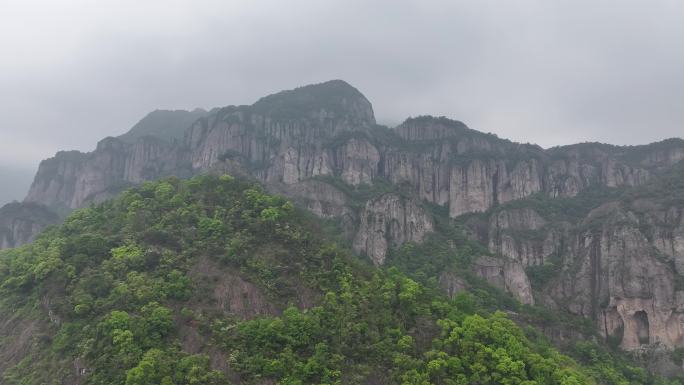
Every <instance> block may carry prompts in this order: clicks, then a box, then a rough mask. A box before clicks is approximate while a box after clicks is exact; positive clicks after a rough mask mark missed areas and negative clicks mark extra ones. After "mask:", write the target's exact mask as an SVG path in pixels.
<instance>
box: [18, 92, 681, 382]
mask: <svg viewBox="0 0 684 385" xmlns="http://www.w3.org/2000/svg"><path fill="white" fill-rule="evenodd" d="M193 113H197V114H200V115H202V116H201V117H199V119H197V120H195V121H193V122H192V123H191V124H189V125H188V127H187V128H186V130H185V132H184V136H183V140H182V141H180V140H176V141H174V140H168V138H160V137H154V136H149V135H148V134H151V133H155V132H160V131H162V130H160V127H167V126H168V127H171V128H169V129H168V132H169V133H174V134H173V136H175V137H178V130H179V127H181V126H182V125H185V124H186V123H187V122H188V121H189V120H190V119H191V118H192V113H187V112H180V113H179V114H180V116H181V118H179V119H180V120H178V121H174V122H173V123H172V122H171V120H173V119H170V117H172V116H175V115H174V114H176V113H175V112H174V113H169V112H160V113H153V114H152V115H150V116H149V117H148V118H146V119H144V124H143V122H141V123H140V126H137V128H135V129H134V130H132V132H134V133H136V135H133V137H129V139H126V140H122V139H121V138H106V139H104V140H103V141H101V142H100V143H99V144H98V146H97V148H96V149H95V151H93V152H91V153H87V154H83V153H78V152H60V153H58V154H57V155H56V156H55V157H54V158H51V159H48V160H46V161H43V162H42V163H41V166H40V168H39V170H38V173H37V175H36V178H35V180H34V183H33V185H32V187H31V190H30V192H29V194H28V196H27V197H26V202H29V203H30V202H37V203H41V204H45V205H47V206H49V207H50V208H51V209H53V210H57V211H59V212H60V213H61V212H67V211H69V210H72V209H75V208H79V207H86V206H88V205H90V204H92V203H94V202H95V203H96V202H101V201H103V200H105V199H108V198H110V197H112V196H114V195H115V194H116V193H118V192H120V191H122V190H123V189H125V188H126V187H129V186H132V185H137V184H140V183H143V182H144V181H147V180H154V179H157V178H160V177H164V176H168V175H175V176H178V177H181V178H185V177H189V176H192V175H197V174H203V173H214V174H223V173H230V174H233V175H241V176H244V177H247V178H250V179H252V180H255V181H258V182H260V183H262V184H263V185H264V186H265V188H266V189H267V190H268V191H272V192H277V193H279V194H283V195H285V196H287V197H289V198H291V199H292V200H293V201H294V202H295V203H297V204H298V205H300V206H302V207H305V208H307V209H309V210H310V211H311V212H312V213H314V214H315V215H317V216H319V217H321V218H324V219H327V220H329V222H334V223H335V224H337V225H338V226H339V233H340V234H343V236H344V238H346V239H347V241H348V242H349V244H350V245H351V246H352V247H353V250H354V251H355V252H356V253H357V254H360V255H364V256H367V257H369V259H370V260H372V261H373V262H374V263H375V264H376V265H383V264H386V263H390V264H400V265H402V266H411V268H410V269H409V268H405V269H403V271H405V272H407V273H409V274H413V273H414V271H420V272H421V273H423V275H424V277H423V278H425V279H424V282H425V283H427V282H428V281H429V279H430V278H431V279H434V280H436V281H437V282H440V283H442V286H443V287H444V288H445V289H446V290H447V291H448V292H450V293H451V294H455V293H456V292H459V291H463V290H464V289H468V288H471V289H472V288H473V286H472V283H468V282H463V279H462V277H461V276H460V275H462V274H461V273H464V272H467V273H468V274H473V275H474V276H475V277H479V278H480V279H482V280H485V281H486V282H488V283H489V284H491V285H494V286H497V287H499V288H501V289H503V290H507V291H508V292H510V293H511V294H512V295H513V296H514V297H515V298H516V299H517V300H519V301H521V302H523V303H525V304H528V305H532V304H535V303H536V304H541V305H542V306H545V307H547V308H549V309H553V310H554V311H556V312H558V313H559V314H564V315H571V314H574V315H579V316H582V317H586V318H587V319H589V320H591V322H593V324H594V325H595V326H596V328H597V330H599V331H600V332H601V333H602V335H603V336H604V337H606V339H608V340H609V341H612V342H614V341H617V344H618V345H620V346H622V347H623V348H624V349H628V350H632V351H642V350H648V349H651V348H654V347H658V346H660V347H663V348H665V349H666V350H668V351H672V350H675V349H679V348H684V329H682V328H681V327H680V326H679V320H680V313H681V311H680V308H681V304H680V302H681V298H680V297H681V296H682V292H681V290H680V289H681V288H680V285H681V284H680V283H678V282H680V281H681V273H682V271H681V270H682V266H683V265H684V263H683V262H682V261H681V260H682V256H681V245H680V243H681V240H680V234H679V232H680V229H679V227H681V226H680V225H681V210H682V204H681V203H677V202H674V203H672V202H670V203H662V202H661V198H655V197H656V195H657V194H656V193H657V191H654V190H653V188H654V186H658V183H660V182H659V181H661V180H663V179H662V178H664V177H666V176H667V175H668V174H669V173H672V172H673V170H676V168H677V167H678V164H679V163H680V162H681V161H682V160H684V141H683V140H681V139H669V140H666V141H662V142H658V143H652V144H649V145H643V146H631V147H630V146H612V145H606V144H599V143H582V144H575V145H570V146H563V147H556V148H551V149H542V148H541V147H539V146H535V145H531V144H520V143H514V142H511V141H509V140H505V139H501V138H498V137H496V136H495V135H492V134H485V133H481V132H478V131H475V130H472V129H470V128H468V127H467V126H466V125H465V124H463V123H462V122H458V121H454V120H450V119H447V118H443V117H442V118H437V117H429V116H422V117H416V118H409V119H407V120H406V121H405V122H404V123H402V124H401V125H399V126H398V127H395V128H387V127H383V126H379V125H377V124H376V122H375V117H374V115H373V108H372V105H371V104H370V102H369V101H368V100H367V99H366V98H365V97H364V96H363V94H361V93H360V92H359V91H358V90H357V89H356V88H354V87H352V86H351V85H349V84H347V83H345V82H343V81H341V80H334V81H329V82H325V83H320V84H315V85H310V86H305V87H301V88H297V89H294V90H289V91H283V92H280V93H276V94H273V95H270V96H267V97H264V98H262V99H260V100H259V101H257V102H256V103H254V104H253V105H250V106H229V107H224V108H220V109H214V110H212V111H210V112H206V113H205V112H202V111H196V112H193ZM167 118H168V119H169V120H167ZM153 122H157V123H154V124H153ZM165 132H166V131H165ZM143 133H144V134H145V135H142V134H143ZM669 188H670V187H663V189H665V191H668V189H669ZM656 190H657V189H656ZM635 191H644V192H643V194H645V195H643V197H642V198H641V200H640V201H639V202H640V203H638V204H637V203H634V202H631V201H630V203H625V202H626V201H623V200H622V199H623V198H622V194H628V193H631V192H635ZM674 191H675V190H673V192H672V194H677V193H676V192H674ZM652 194H653V196H651V195H652ZM654 199H655V200H654ZM462 229H465V230H467V231H468V232H469V233H470V234H471V238H472V239H473V240H475V241H477V242H480V243H481V244H482V245H484V246H485V247H482V245H479V246H477V247H472V248H471V251H472V254H473V255H470V257H469V258H467V259H466V258H463V259H462V260H459V261H460V262H462V265H463V266H461V267H459V266H456V265H457V264H456V263H453V261H452V263H446V262H444V261H443V260H442V259H444V260H446V259H448V258H451V257H453V255H454V254H458V247H457V245H456V243H458V242H461V243H464V241H463V240H461V236H462V234H460V230H462ZM437 240H438V241H439V242H443V244H442V245H440V246H439V247H436V248H435V250H437V251H438V253H436V254H428V256H429V257H430V258H433V259H434V260H436V261H438V262H439V263H437V262H434V263H433V262H432V261H430V260H429V258H427V256H426V255H415V254H412V253H411V252H409V251H407V250H409V249H411V248H414V250H427V251H431V250H429V249H421V248H420V247H416V244H419V243H421V242H422V243H423V244H428V245H434V243H435V242H437ZM427 251H426V252H427ZM475 251H477V252H476V253H475ZM475 254H477V255H475ZM447 256H448V258H447ZM410 259H413V260H420V261H422V262H423V263H422V264H423V265H425V266H427V267H425V266H419V265H418V264H416V263H412V262H410V261H408V260H410ZM407 261H408V262H407ZM399 262H401V263H399ZM456 273H458V274H456ZM459 274H460V275H459ZM415 278H416V279H418V278H419V277H417V276H415ZM654 282H655V283H654ZM680 329H681V330H680ZM646 331H647V332H648V333H646ZM675 369H676V368H675ZM668 371H669V372H673V373H674V369H672V370H670V369H668Z"/></svg>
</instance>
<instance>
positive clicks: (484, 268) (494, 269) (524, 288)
mask: <svg viewBox="0 0 684 385" xmlns="http://www.w3.org/2000/svg"><path fill="white" fill-rule="evenodd" d="M473 271H474V272H475V274H476V275H477V276H479V277H480V278H482V279H484V280H485V281H487V282H489V283H490V284H491V285H493V286H496V287H498V288H500V289H504V290H506V291H508V292H510V293H511V294H513V296H514V297H515V298H517V299H518V300H519V301H520V302H522V303H524V304H529V305H532V304H534V298H533V296H532V287H531V286H530V281H529V279H528V278H527V274H525V269H524V268H523V266H522V265H521V264H520V263H519V262H517V261H513V260H509V259H501V258H494V257H486V256H481V257H478V258H477V259H476V260H475V262H473Z"/></svg>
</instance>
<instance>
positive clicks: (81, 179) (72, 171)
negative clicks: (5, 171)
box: [25, 137, 183, 209]
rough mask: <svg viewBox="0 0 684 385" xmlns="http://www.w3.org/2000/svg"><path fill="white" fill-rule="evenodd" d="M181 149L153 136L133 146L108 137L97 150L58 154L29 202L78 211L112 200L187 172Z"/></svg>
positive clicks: (40, 175) (33, 188) (35, 184)
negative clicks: (130, 188)
mask: <svg viewBox="0 0 684 385" xmlns="http://www.w3.org/2000/svg"><path fill="white" fill-rule="evenodd" d="M182 160H183V153H182V152H181V149H180V147H179V146H178V145H176V144H173V143H168V142H166V141H164V140H161V139H158V138H153V137H142V138H140V139H138V140H136V141H135V142H133V143H126V142H124V141H122V140H120V139H116V138H106V139H103V140H102V141H100V143H98V145H97V148H96V149H95V151H93V152H90V153H80V152H76V151H70V152H59V153H57V155H55V157H54V158H50V159H47V160H44V161H42V162H41V164H40V166H39V168H38V173H37V174H36V177H35V179H34V181H33V184H32V185H31V189H30V190H29V193H28V195H27V196H26V199H25V202H35V203H42V204H44V205H47V206H50V207H54V208H57V209H75V208H79V207H83V206H85V205H87V204H89V203H93V202H100V201H103V200H105V199H107V198H111V197H112V196H113V195H114V194H116V193H118V192H119V191H121V190H122V189H123V188H125V187H127V186H131V185H133V184H137V183H141V182H143V181H146V180H152V179H156V178H159V177H161V176H163V175H169V174H172V173H174V174H177V173H182V172H183V165H182Z"/></svg>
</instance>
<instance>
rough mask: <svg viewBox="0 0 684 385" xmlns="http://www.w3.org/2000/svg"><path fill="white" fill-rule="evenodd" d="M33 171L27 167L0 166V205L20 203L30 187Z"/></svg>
mask: <svg viewBox="0 0 684 385" xmlns="http://www.w3.org/2000/svg"><path fill="white" fill-rule="evenodd" d="M34 173H35V170H32V169H30V168H28V167H10V166H3V165H0V180H1V181H2V188H0V205H4V204H6V203H9V202H11V201H15V200H16V201H21V200H22V199H24V196H25V195H26V192H27V191H28V189H29V187H31V181H32V180H33V175H34Z"/></svg>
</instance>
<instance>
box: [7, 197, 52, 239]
mask: <svg viewBox="0 0 684 385" xmlns="http://www.w3.org/2000/svg"><path fill="white" fill-rule="evenodd" d="M58 222H59V217H58V216H57V215H56V214H54V213H52V212H51V211H50V210H48V209H47V208H46V207H44V206H41V205H38V204H29V203H9V204H6V205H5V206H3V207H2V208H0V249H8V248H12V247H17V246H21V245H23V244H25V243H29V242H32V241H33V240H34V239H35V238H36V235H38V234H39V233H40V232H41V231H42V230H43V229H44V228H45V227H47V226H49V225H53V224H56V223H58Z"/></svg>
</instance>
